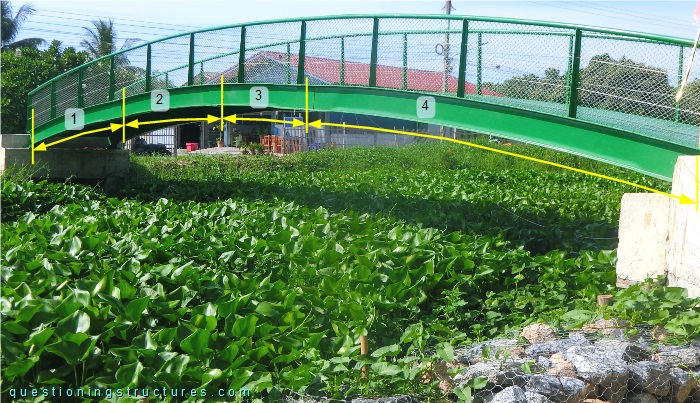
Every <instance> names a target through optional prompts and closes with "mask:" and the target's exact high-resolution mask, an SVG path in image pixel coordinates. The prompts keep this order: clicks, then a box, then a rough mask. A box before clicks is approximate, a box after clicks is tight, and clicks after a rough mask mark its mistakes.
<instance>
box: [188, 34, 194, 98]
mask: <svg viewBox="0 0 700 403" xmlns="http://www.w3.org/2000/svg"><path fill="white" fill-rule="evenodd" d="M193 84H194V33H191V34H190V57H189V59H188V62H187V85H188V86H191V85H193Z"/></svg>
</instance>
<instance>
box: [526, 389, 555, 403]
mask: <svg viewBox="0 0 700 403" xmlns="http://www.w3.org/2000/svg"><path fill="white" fill-rule="evenodd" d="M525 398H526V399H527V401H528V403H554V402H552V401H551V400H549V399H547V396H545V395H540V394H539V393H535V392H530V391H525Z"/></svg>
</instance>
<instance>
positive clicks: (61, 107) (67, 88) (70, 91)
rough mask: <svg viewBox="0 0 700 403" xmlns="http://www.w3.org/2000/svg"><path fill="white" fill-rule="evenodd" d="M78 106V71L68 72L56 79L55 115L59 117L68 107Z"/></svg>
mask: <svg viewBox="0 0 700 403" xmlns="http://www.w3.org/2000/svg"><path fill="white" fill-rule="evenodd" d="M77 107H78V72H77V71H76V72H74V73H70V74H68V75H65V76H63V77H61V78H59V79H58V80H57V81H56V116H57V117H61V116H63V115H64V113H65V112H66V109H68V108H77Z"/></svg>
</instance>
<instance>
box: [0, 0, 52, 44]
mask: <svg viewBox="0 0 700 403" xmlns="http://www.w3.org/2000/svg"><path fill="white" fill-rule="evenodd" d="M0 11H1V12H2V13H1V14H2V18H1V21H2V30H1V35H0V36H1V37H2V50H10V49H12V50H14V49H18V48H36V47H37V46H39V45H41V44H43V43H45V42H46V41H44V40H43V39H41V38H25V39H20V40H18V41H15V39H16V38H17V35H18V34H19V30H20V27H21V26H22V24H23V23H24V21H25V20H26V19H27V17H29V16H30V15H32V14H33V13H34V11H35V10H34V7H32V6H31V5H30V4H25V5H23V6H22V7H20V8H19V10H18V11H17V13H16V14H15V15H14V17H13V16H12V14H13V13H12V4H10V2H9V0H2V1H0Z"/></svg>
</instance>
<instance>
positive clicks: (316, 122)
mask: <svg viewBox="0 0 700 403" xmlns="http://www.w3.org/2000/svg"><path fill="white" fill-rule="evenodd" d="M322 124H323V122H321V119H318V120H314V121H313V122H309V126H311V127H315V128H317V129H320V128H321V125H322Z"/></svg>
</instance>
